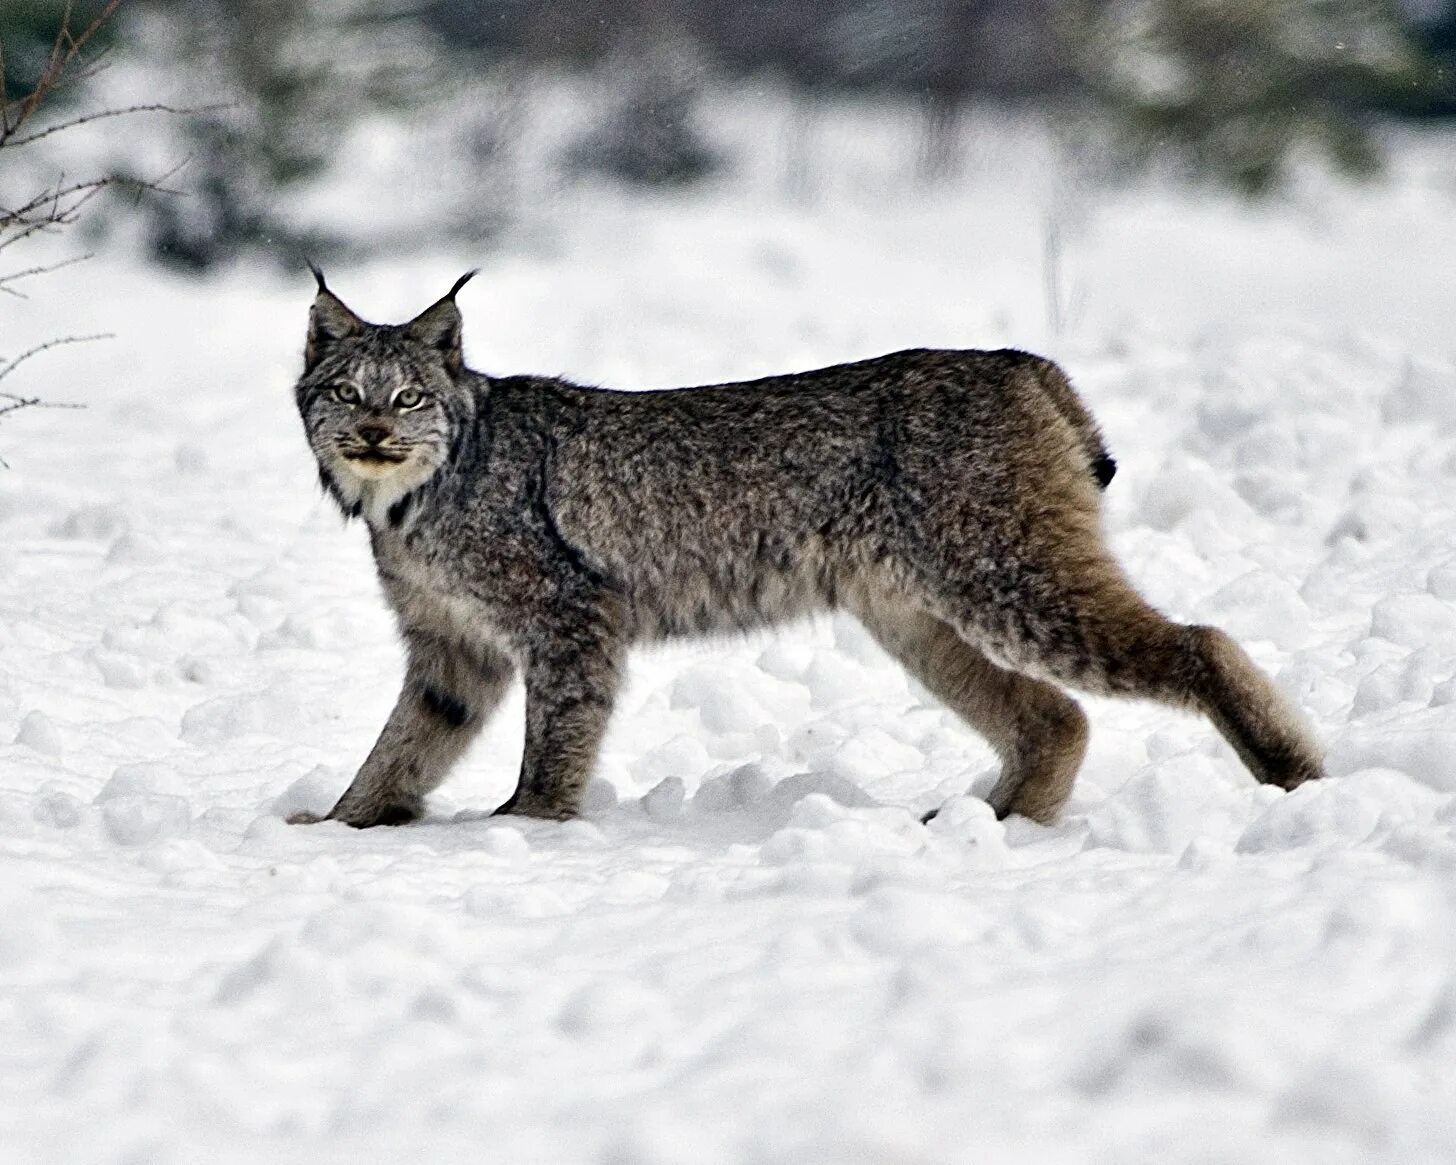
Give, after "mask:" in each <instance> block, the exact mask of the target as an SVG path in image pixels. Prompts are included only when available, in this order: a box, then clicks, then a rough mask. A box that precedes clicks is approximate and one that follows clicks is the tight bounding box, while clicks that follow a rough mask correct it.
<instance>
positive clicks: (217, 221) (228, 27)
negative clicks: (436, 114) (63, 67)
mask: <svg viewBox="0 0 1456 1165" xmlns="http://www.w3.org/2000/svg"><path fill="white" fill-rule="evenodd" d="M138 7H139V8H143V9H145V11H144V12H142V13H140V16H141V21H140V24H139V26H138V27H136V28H134V30H133V37H134V39H136V40H137V41H138V42H139V43H141V44H143V45H145V47H146V51H147V53H148V54H149V56H150V58H151V60H152V61H153V62H154V63H159V64H161V67H162V68H164V69H165V68H166V67H167V65H166V64H164V63H162V62H172V63H173V66H172V67H174V68H178V69H181V70H182V71H183V72H184V74H185V75H184V76H182V77H180V78H177V80H178V81H179V82H180V86H181V87H182V88H183V89H184V90H185V91H186V92H188V93H189V94H197V95H200V96H201V98H202V99H203V100H205V101H207V102H209V103H215V104H211V107H210V108H207V109H205V110H203V111H201V112H197V113H193V114H191V115H189V116H188V117H186V118H185V122H184V125H185V129H184V134H185V137H186V139H187V144H188V146H189V148H190V162H189V164H188V166H187V167H186V169H185V170H183V171H182V173H181V174H180V175H179V177H178V179H176V180H175V181H176V184H178V185H180V187H181V192H182V194H183V195H184V197H181V198H169V199H154V200H152V201H150V202H149V203H148V206H147V210H148V215H149V227H148V233H149V239H150V245H151V248H152V250H153V252H154V254H155V255H156V257H157V258H158V259H159V260H161V261H162V262H165V263H169V264H172V265H176V266H180V267H183V268H187V269H193V270H202V269H206V268H208V267H211V266H213V265H215V264H217V263H220V262H224V261H226V260H229V259H232V258H234V257H236V256H237V255H239V254H242V253H244V252H248V251H261V252H264V253H268V254H271V255H273V256H274V257H276V258H277V259H278V260H279V261H280V262H282V263H285V264H288V265H295V264H297V262H298V259H299V256H300V255H303V254H310V255H315V256H318V257H320V258H324V257H327V256H328V255H329V254H330V253H332V252H334V251H336V250H337V249H338V248H339V247H340V246H341V245H342V243H343V239H342V237H341V236H340V235H339V234H338V233H337V232H336V231H334V230H332V229H331V228H330V226H329V224H328V223H327V222H320V221H316V220H314V221H311V220H309V219H308V218H306V217H304V216H301V215H300V214H298V213H297V212H296V210H295V209H294V206H293V203H294V201H295V199H294V198H293V197H291V196H293V195H296V193H297V192H299V191H300V190H301V189H302V188H303V187H304V186H305V185H306V184H307V183H309V182H310V181H312V180H315V179H317V178H319V177H320V176H321V175H322V174H323V173H324V172H325V171H326V170H327V169H328V167H329V165H330V163H331V161H332V160H333V158H334V157H335V155H336V153H337V150H338V145H339V142H340V140H341V139H342V138H343V137H344V135H345V134H347V133H348V131H349V130H350V128H351V127H352V126H354V125H355V124H356V123H357V121H358V119H359V117H360V116H361V114H363V113H365V112H367V111H368V110H370V109H379V108H398V107H400V106H402V105H407V104H410V103H412V102H417V101H418V100H419V99H420V98H421V96H422V95H423V94H424V93H426V92H428V91H429V87H430V85H431V84H432V81H433V78H434V74H433V72H432V58H431V57H430V56H429V55H428V54H426V53H423V52H421V51H420V49H419V46H418V41H417V38H415V37H413V36H412V35H411V32H412V29H411V26H410V25H409V24H408V22H401V21H399V20H397V19H396V15H397V14H396V12H395V6H394V5H392V4H386V3H376V2H371V0H185V2H184V0H148V2H146V3H143V4H139V5H138Z"/></svg>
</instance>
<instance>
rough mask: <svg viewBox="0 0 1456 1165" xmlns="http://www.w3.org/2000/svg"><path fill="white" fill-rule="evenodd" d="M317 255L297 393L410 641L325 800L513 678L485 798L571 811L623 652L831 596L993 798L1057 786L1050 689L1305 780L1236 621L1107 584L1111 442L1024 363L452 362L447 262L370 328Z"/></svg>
mask: <svg viewBox="0 0 1456 1165" xmlns="http://www.w3.org/2000/svg"><path fill="white" fill-rule="evenodd" d="M314 274H315V276H316V277H317V279H318V295H317V298H316V299H315V300H314V303H313V308H312V311H311V313H310V319H309V330H308V341H307V347H306V352H305V359H304V372H303V376H302V378H301V379H300V380H299V382H298V386H297V390H296V391H297V400H298V408H299V412H300V413H301V414H302V416H303V423H304V427H305V429H306V431H307V434H308V440H309V444H310V445H311V446H312V448H313V452H314V455H315V456H316V457H317V458H318V465H319V473H320V476H321V480H322V482H323V486H324V488H325V489H326V490H327V491H328V492H329V493H330V494H331V495H332V496H333V498H334V499H335V500H336V501H337V502H338V503H339V505H340V507H341V508H342V509H343V511H344V513H345V514H346V515H348V516H350V517H355V516H358V517H362V518H363V519H364V521H365V522H366V523H367V525H368V527H369V536H370V540H371V542H372V544H373V548H374V558H375V562H376V563H377V565H378V570H379V578H380V581H381V583H382V584H383V587H384V592H385V595H386V597H387V598H388V600H389V603H390V605H391V606H392V607H393V608H394V612H395V615H396V617H397V619H398V622H399V627H400V631H401V633H402V635H403V637H404V642H405V649H406V655H407V667H406V674H405V679H404V688H403V691H402V692H401V693H400V696H399V701H398V703H397V704H396V706H395V708H394V711H393V713H391V715H390V717H389V720H388V722H387V723H386V724H385V726H384V731H383V733H382V734H381V735H380V737H379V741H378V743H377V744H376V745H375V746H374V749H373V751H372V752H371V753H370V754H369V757H368V759H367V760H365V762H364V765H363V767H362V768H361V769H360V770H359V773H358V776H356V777H355V778H354V782H353V784H351V785H350V786H349V788H348V790H347V791H346V792H345V793H344V795H343V796H342V797H341V798H340V800H339V802H338V804H337V805H335V806H334V808H333V810H332V811H331V812H330V813H329V817H331V818H334V819H337V820H340V821H344V822H347V823H348V824H350V825H354V826H359V827H364V826H371V825H395V824H400V823H402V822H406V821H410V820H413V819H415V818H417V817H419V816H420V814H421V813H422V811H423V807H424V798H425V795H426V794H427V793H428V792H430V790H432V789H434V788H435V787H436V786H437V785H438V784H439V783H440V782H441V781H442V780H443V779H444V778H445V775H446V773H447V772H448V770H449V768H450V765H451V764H452V763H453V762H454V761H455V760H456V758H457V757H459V756H460V755H461V753H462V752H463V751H464V750H465V747H466V745H467V744H468V743H469V742H470V741H471V739H472V738H473V737H474V736H475V735H476V733H477V732H478V731H479V730H480V728H481V726H482V725H483V724H484V723H485V721H486V719H487V717H489V716H490V714H491V712H492V710H493V709H494V708H495V707H496V705H497V703H498V702H499V701H500V699H501V696H502V694H503V693H504V692H505V690H506V687H507V685H508V683H509V682H510V680H511V677H512V675H513V674H514V673H515V672H516V671H520V672H521V674H522V676H523V678H524V680H525V685H526V737H525V753H524V757H523V759H522V762H521V770H520V780H519V783H518V784H517V786H516V790H515V792H514V793H513V794H512V796H511V797H510V799H509V800H508V801H507V802H506V803H505V804H504V805H503V806H501V809H500V811H501V812H507V813H523V814H528V815H530V816H534V817H550V818H567V817H570V816H572V814H573V813H575V812H576V809H577V806H578V804H579V802H580V800H581V795H582V790H583V788H584V787H585V785H586V783H587V780H588V778H589V776H590V773H591V769H592V763H593V760H594V758H595V756H596V753H597V747H598V744H599V742H600V740H601V738H602V733H603V731H604V729H605V728H606V724H607V718H608V716H609V714H610V713H611V709H612V702H613V698H614V696H615V694H616V690H617V686H618V683H619V681H620V679H621V676H622V672H623V666H624V661H625V657H626V654H627V649H628V647H629V646H630V645H631V644H632V643H634V642H637V641H643V640H652V639H658V638H662V637H666V636H674V635H683V634H694V633H702V632H713V631H721V630H724V629H733V628H750V627H757V626H762V625H764V624H767V623H771V622H775V621H777V620H781V619H785V618H791V617H793V616H797V615H802V614H805V613H808V612H812V611H822V610H826V609H839V610H845V611H849V612H851V613H853V614H854V615H855V616H857V617H858V618H859V619H860V620H861V621H862V622H863V623H864V624H865V626H866V627H867V628H869V630H870V632H871V633H872V634H873V635H874V636H875V637H876V638H877V639H878V640H879V641H880V643H882V644H883V645H884V646H885V648H886V649H888V651H889V652H890V653H891V654H892V655H893V656H895V657H896V658H897V659H898V660H900V662H901V663H903V664H904V666H905V667H906V668H907V669H908V670H909V671H910V673H911V674H912V675H914V676H915V677H916V678H917V679H919V680H920V681H921V683H923V684H924V685H925V687H927V688H928V689H929V690H930V691H931V692H933V693H934V694H935V695H936V696H937V697H939V698H940V699H941V700H943V701H944V702H945V703H946V704H947V705H949V706H950V707H951V708H952V709H954V710H955V711H956V712H957V713H958V714H959V715H960V716H961V718H962V719H964V720H965V722H966V723H967V724H968V725H970V726H971V727H972V728H974V729H975V730H976V731H978V732H980V733H982V734H983V735H984V736H985V737H986V738H987V739H988V740H989V741H990V743H991V744H992V746H993V747H994V748H995V750H996V751H997V753H998V754H999V755H1000V757H1001V760H1002V772H1001V776H1000V779H999V780H998V781H997V783H996V785H995V787H994V788H993V789H992V790H991V793H990V795H989V800H990V802H991V804H992V806H993V807H994V808H995V810H996V812H997V813H998V814H1000V815H1003V816H1004V815H1006V814H1008V813H1021V814H1025V815H1026V816H1028V817H1031V818H1033V819H1035V820H1037V821H1050V820H1051V819H1052V818H1053V817H1054V816H1055V815H1056V813H1057V810H1058V809H1059V808H1060V807H1061V806H1062V804H1063V803H1064V802H1065V801H1066V799H1067V797H1068V795H1069V793H1070V791H1071V787H1072V781H1073V778H1074V777H1075V775H1076V772H1077V768H1078V766H1079V765H1080V763H1081V761H1082V757H1083V754H1084V752H1085V751H1086V741H1087V720H1086V717H1085V716H1084V715H1083V714H1082V711H1081V709H1080V708H1079V707H1078V706H1077V704H1076V703H1075V702H1074V701H1073V700H1071V699H1070V698H1069V697H1068V696H1066V695H1065V694H1063V692H1062V691H1061V687H1060V685H1063V684H1066V685H1068V686H1071V687H1075V688H1081V689H1083V690H1085V691H1089V692H1095V693H1100V694H1106V695H1116V696H1130V697H1141V698H1145V699H1152V700H1159V701H1162V702H1164V703H1167V704H1172V705H1176V706H1179V707H1183V708H1188V709H1193V710H1196V711H1199V712H1202V713H1203V714H1204V715H1206V716H1208V717H1209V718H1210V719H1211V720H1212V721H1213V723H1214V724H1215V725H1216V726H1217V728H1218V730H1219V731H1220V732H1221V733H1222V734H1223V736H1224V737H1225V739H1227V740H1228V742H1229V743H1230V744H1231V745H1232V746H1233V748H1234V750H1235V751H1236V752H1237V753H1238V755H1239V757H1240V758H1241V759H1242V760H1243V762H1244V764H1245V765H1247V766H1248V768H1249V769H1250V770H1251V771H1252V772H1253V774H1254V775H1255V776H1256V777H1257V778H1258V779H1259V780H1261V781H1266V782H1269V783H1272V784H1275V785H1279V786H1281V787H1283V788H1286V789H1289V788H1293V787H1294V786H1296V785H1298V784H1300V783H1301V782H1303V781H1306V780H1309V779H1310V778H1312V777H1318V776H1320V775H1321V762H1320V756H1319V752H1318V749H1317V748H1316V746H1315V745H1314V743H1313V741H1312V739H1311V737H1310V736H1309V735H1308V733H1307V732H1306V730H1305V728H1304V726H1303V725H1302V723H1301V722H1300V719H1299V717H1298V716H1297V715H1296V713H1295V712H1294V711H1293V710H1292V709H1291V708H1290V707H1289V705H1288V704H1287V703H1286V702H1285V700H1284V699H1283V697H1282V696H1280V694H1279V693H1278V692H1277V691H1276V690H1275V688H1274V686H1273V685H1272V684H1271V683H1270V682H1269V681H1268V680H1267V679H1266V678H1265V677H1264V675H1263V674H1262V673H1261V672H1259V671H1258V669H1257V668H1255V667H1254V665H1253V664H1252V663H1251V662H1250V660H1249V659H1248V657H1247V656H1246V655H1245V654H1244V652H1243V651H1242V650H1241V649H1240V648H1239V647H1238V646H1237V645H1236V644H1235V643H1234V642H1233V640H1232V639H1230V638H1229V637H1228V636H1227V635H1225V634H1224V633H1223V632H1221V631H1218V630H1215V629H1214V628H1211V627H1191V626H1182V625H1179V624H1176V623H1172V622H1169V621H1168V620H1167V619H1165V618H1164V617H1163V616H1162V615H1160V614H1158V613H1157V612H1156V611H1154V610H1153V609H1152V608H1151V607H1150V606H1149V605H1148V604H1147V603H1146V602H1145V601H1144V600H1143V599H1142V598H1141V597H1140V596H1139V595H1138V593H1137V592H1136V591H1135V590H1133V588H1132V586H1131V585H1130V584H1129V583H1128V581H1127V580H1126V578H1125V577H1124V576H1123V573H1122V571H1121V570H1120V569H1119V567H1118V565H1117V563H1116V562H1115V561H1114V560H1113V559H1112V557H1111V555H1110V554H1109V552H1108V550H1107V548H1106V547H1105V546H1104V544H1103V541H1102V534H1101V530H1100V515H1099V508H1100V496H1101V487H1102V486H1105V485H1106V483H1107V481H1108V479H1109V478H1110V477H1111V475H1112V472H1113V468H1114V467H1113V462H1112V459H1111V458H1110V457H1109V456H1108V455H1107V453H1106V452H1105V450H1104V449H1103V446H1102V441H1101V437H1100V435H1099V433H1098V430H1097V426H1096V425H1095V423H1094V422H1093V421H1092V419H1091V417H1090V416H1089V415H1088V413H1087V411H1086V409H1085V408H1084V407H1083V405H1082V403H1081V401H1080V400H1079V399H1078V398H1077V396H1076V394H1075V393H1074V392H1073V391H1072V388H1071V386H1070V385H1069V384H1068V382H1067V379H1066V377H1065V376H1064V375H1063V374H1062V372H1061V370H1060V369H1059V368H1058V367H1057V366H1056V365H1055V364H1053V363H1051V362H1050V361H1048V360H1043V359H1040V358H1038V357H1036V356H1030V355H1027V354H1026V353H1023V352H1016V351H1006V350H1003V351H997V352H974V351H969V352H936V351H910V352H897V353H895V354H893V355H890V356H882V357H879V358H878V359H874V360H863V361H859V362H858V363H854V364H843V365H839V366H836V367H833V368H823V369H820V370H818V371H814V372H803V373H797V374H794V375H788V376H775V377H769V378H767V379H764V380H757V381H752V382H749V383H744V384H726V385H718V386H712V387H705V388H691V389H680V390H673V391H662V392H612V391H606V390H601V389H589V388H582V387H579V386H577V385H574V384H570V383H568V382H566V381H564V380H557V379H549V378H545V377H534V376H508V377H495V376H485V375H483V374H481V373H478V372H474V371H471V370H470V369H468V368H466V367H465V366H464V363H463V360H462V354H461V346H460V334H461V318H460V313H459V310H458V309H457V308H456V306H455V294H456V292H458V291H459V289H460V287H461V286H462V285H463V284H464V283H465V280H466V279H468V278H469V277H470V276H469V275H467V276H465V277H464V278H462V279H461V280H460V281H459V282H457V283H456V284H455V286H454V287H453V288H451V290H450V293H449V294H448V295H446V296H445V297H444V298H443V299H441V300H440V301H439V302H437V303H436V304H434V305H433V306H432V307H430V308H428V309H427V310H426V311H424V312H423V313H422V314H420V315H419V316H417V317H416V318H415V319H413V320H411V321H410V322H409V323H407V324H401V325H375V324H369V323H365V322H364V321H363V320H361V319H360V318H359V317H358V316H356V315H355V314H354V313H353V312H352V311H350V310H349V309H348V308H347V307H345V306H344V304H343V303H342V302H341V301H340V300H339V299H338V298H337V297H335V296H334V295H333V293H332V292H330V291H329V290H328V288H327V287H326V286H325V284H324V280H323V276H322V275H321V274H319V272H318V271H317V270H315V272H314ZM472 274H473V272H472ZM291 820H294V821H299V822H306V821H314V820H318V818H317V817H315V816H314V815H312V814H298V815H296V816H295V817H294V818H292V819H291Z"/></svg>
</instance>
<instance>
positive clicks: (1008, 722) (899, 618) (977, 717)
mask: <svg viewBox="0 0 1456 1165" xmlns="http://www.w3.org/2000/svg"><path fill="white" fill-rule="evenodd" d="M861 619H862V621H863V622H864V624H865V626H866V627H867V628H868V630H869V631H870V633H871V634H872V635H874V637H875V638H876V639H877V640H879V642H880V644H881V645H882V646H883V647H884V648H885V650H886V651H888V652H889V653H890V654H891V655H893V656H894V657H895V658H896V659H897V660H899V661H900V663H901V664H903V665H904V667H905V669H906V670H907V671H908V672H909V673H910V674H911V675H913V676H914V677H915V678H916V679H917V680H919V681H920V683H921V684H923V685H924V686H925V687H926V689H927V690H929V691H930V693H931V694H932V695H934V696H935V697H937V698H938V699H939V700H941V701H942V702H943V703H945V705H946V706H947V707H949V708H950V709H951V711H953V712H955V713H956V714H957V715H958V716H959V717H960V718H961V719H962V720H963V721H965V723H966V724H967V725H968V726H969V727H970V728H972V729H973V730H975V731H976V732H978V733H980V734H981V735H982V736H984V737H985V738H986V740H987V742H988V743H989V744H990V745H991V747H992V748H993V749H995V751H996V754H997V755H998V756H999V757H1000V758H1001V776H1000V778H999V779H998V780H997V782H996V785H995V787H994V788H993V789H992V790H991V792H990V794H989V795H988V796H987V798H986V799H987V801H988V802H989V803H990V805H991V807H992V808H993V809H994V810H995V811H996V816H997V817H1006V816H1007V815H1008V814H1011V813H1019V814H1021V815H1022V816H1024V817H1029V818H1031V819H1032V820H1033V821H1040V822H1044V823H1045V822H1050V821H1052V820H1053V819H1054V818H1055V817H1056V815H1057V811H1058V810H1059V809H1061V807H1062V805H1063V804H1065V803H1066V800H1067V798H1068V797H1069V796H1070V795H1071V792H1072V782H1073V780H1074V779H1075V778H1076V776H1077V770H1078V769H1079V768H1080V767H1081V765H1082V758H1083V756H1084V755H1085V754H1086V751H1087V717H1086V715H1085V714H1083V712H1082V709H1081V708H1079V707H1078V706H1077V703H1076V701H1074V700H1072V699H1071V698H1070V697H1068V696H1066V695H1065V694H1063V693H1062V692H1061V691H1059V690H1058V689H1057V688H1055V687H1054V686H1052V685H1051V684H1049V683H1044V682H1042V681H1041V680H1035V679H1032V678H1031V677H1030V676H1024V675H1019V674H1017V673H1016V672H1012V671H1007V670H1006V669H1005V668H1001V667H997V666H996V665H995V664H993V663H992V662H991V661H990V660H989V659H987V658H986V657H985V655H984V654H983V653H982V652H980V651H979V650H977V649H976V648H975V647H973V646H971V644H970V643H968V642H966V640H965V639H964V638H963V637H962V636H961V635H960V634H958V633H957V632H956V630H955V628H953V627H952V626H951V625H950V624H949V623H946V622H944V621H942V620H940V619H937V618H936V617H935V616H934V615H931V614H928V613H927V612H925V611H922V610H918V609H914V608H910V607H906V606H892V605H879V606H876V607H874V608H871V609H869V610H866V611H865V612H863V613H862V614H861ZM932 816H934V812H932V813H931V814H929V815H927V817H926V820H929V819H930V817H932Z"/></svg>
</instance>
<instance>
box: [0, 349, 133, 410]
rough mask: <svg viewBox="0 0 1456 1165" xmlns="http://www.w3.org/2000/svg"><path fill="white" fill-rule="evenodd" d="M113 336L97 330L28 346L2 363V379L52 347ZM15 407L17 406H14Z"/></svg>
mask: <svg viewBox="0 0 1456 1165" xmlns="http://www.w3.org/2000/svg"><path fill="white" fill-rule="evenodd" d="M111 338H112V335H111V333H110V332H97V333H96V334H95V335H91V336H60V337H58V338H56V339H54V340H47V341H46V342H45V343H44V344H37V345H36V346H35V347H33V348H27V349H26V350H25V351H24V352H22V353H21V354H20V355H19V356H17V357H15V359H13V360H10V361H7V362H6V363H4V364H0V381H3V380H4V379H5V378H6V377H7V376H9V375H10V374H11V373H12V372H14V371H15V370H16V369H17V368H19V367H20V366H21V365H22V364H24V363H25V362H26V361H27V360H29V359H31V358H32V357H33V356H39V355H40V354H41V353H42V352H49V351H50V350H51V349H52V348H60V347H62V346H63V345H66V344H89V343H91V341H93V340H109V339H111ZM0 396H6V397H9V398H10V399H11V400H21V399H28V398H21V397H17V396H15V395H14V394H13V393H9V392H0ZM13 407H15V406H12V408H13ZM0 415H3V414H0Z"/></svg>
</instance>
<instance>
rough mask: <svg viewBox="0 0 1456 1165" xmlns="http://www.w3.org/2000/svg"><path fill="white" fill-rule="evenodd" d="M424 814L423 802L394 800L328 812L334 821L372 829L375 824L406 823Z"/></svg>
mask: <svg viewBox="0 0 1456 1165" xmlns="http://www.w3.org/2000/svg"><path fill="white" fill-rule="evenodd" d="M424 815H425V807H424V805H423V803H403V802H394V803H392V804H389V805H369V806H366V807H365V808H363V809H355V810H350V811H347V812H344V813H339V812H337V811H335V812H334V813H332V814H330V816H331V817H333V818H334V820H336V821H342V822H343V823H344V824H345V825H352V826H353V827H354V828H355V829H373V828H374V827H375V826H376V825H408V824H410V822H412V821H418V820H419V819H420V818H421V817H423V816H424Z"/></svg>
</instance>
